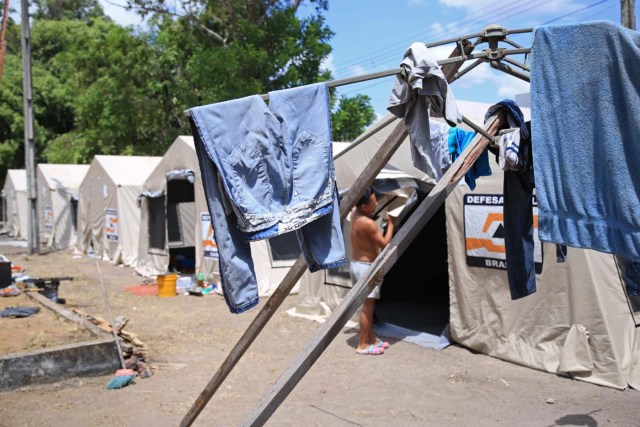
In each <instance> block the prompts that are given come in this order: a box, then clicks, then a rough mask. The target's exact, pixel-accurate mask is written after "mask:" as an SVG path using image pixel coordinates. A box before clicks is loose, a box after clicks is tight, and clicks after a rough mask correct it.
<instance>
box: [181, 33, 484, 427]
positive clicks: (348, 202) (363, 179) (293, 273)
mask: <svg viewBox="0 0 640 427" xmlns="http://www.w3.org/2000/svg"><path fill="white" fill-rule="evenodd" d="M465 42H466V43H465ZM462 46H463V49H464V51H465V54H466V53H467V50H468V49H471V50H469V52H471V51H472V50H473V47H474V46H473V45H471V43H469V42H468V41H467V40H463V41H462ZM457 55H460V45H457V46H456V48H455V49H454V51H453V52H452V53H451V55H450V57H455V56H457ZM463 63H464V61H460V62H457V63H451V64H446V65H443V66H442V67H441V68H442V71H443V73H444V74H445V76H447V79H448V80H450V79H451V78H452V76H454V75H455V74H456V73H457V72H458V70H459V69H460V67H461V66H462V64H463ZM398 71H399V70H398ZM376 131H377V130H376ZM407 135H408V132H407V130H406V128H405V126H404V121H400V122H399V123H398V124H397V125H396V127H395V128H394V130H393V132H392V133H391V134H390V135H389V137H388V138H387V140H386V141H385V142H384V143H383V145H382V146H381V147H380V148H379V149H378V151H377V152H376V154H375V155H374V156H373V158H372V159H371V162H370V164H369V166H368V167H367V168H366V169H365V170H364V171H363V172H362V173H361V174H360V176H358V178H357V179H356V181H355V182H354V183H353V185H352V186H351V188H350V189H349V191H348V192H347V194H346V195H345V196H344V197H343V198H342V201H341V203H340V219H344V218H345V217H346V216H347V214H348V213H349V212H350V211H351V209H352V208H353V206H354V205H355V203H356V201H357V200H358V199H359V198H360V196H361V195H362V193H363V192H364V190H365V189H366V188H367V187H369V186H370V185H371V184H372V183H373V181H374V180H375V178H376V176H377V175H378V173H379V172H380V171H381V170H382V168H383V167H384V166H385V165H386V164H387V163H388V162H389V160H390V159H391V157H392V156H393V154H394V153H395V152H396V151H397V149H398V147H400V145H401V144H402V142H403V141H404V140H405V138H406V137H407ZM358 142H360V141H358ZM394 262H395V261H394ZM306 268H307V266H306V262H305V260H304V258H303V257H302V256H300V257H299V258H298V260H297V261H296V262H295V264H294V265H293V266H292V267H291V269H290V270H289V271H288V272H287V275H286V276H285V277H284V279H282V282H281V283H280V285H279V286H278V288H277V289H276V290H275V292H274V293H273V294H272V295H271V297H270V298H269V300H268V301H267V302H266V304H265V305H264V307H263V308H262V309H261V310H260V311H259V312H258V314H257V315H256V317H255V318H254V319H253V321H252V322H251V324H250V325H249V327H248V328H247V330H246V331H245V333H244V334H243V335H242V337H241V338H240V340H239V341H238V342H237V343H236V345H235V346H234V347H233V349H232V350H231V352H230V353H229V355H228V356H227V358H226V359H225V360H224V362H222V365H221V366H220V368H218V371H216V373H215V374H214V375H213V377H212V378H211V379H210V380H209V382H208V383H207V385H206V386H205V388H204V390H202V392H201V393H200V395H199V396H198V398H197V399H196V401H195V402H194V403H193V405H192V406H191V408H190V409H189V411H188V412H187V413H186V414H185V416H184V417H183V419H182V421H181V422H180V426H183V427H184V426H190V425H191V424H193V422H194V421H195V419H196V418H197V417H198V415H199V414H200V412H202V410H203V409H204V407H205V406H206V405H207V403H208V402H209V400H211V398H212V397H213V395H214V394H215V392H216V391H217V390H218V388H219V387H220V385H221V384H222V382H223V381H224V380H225V378H226V377H227V376H228V375H229V373H230V372H231V370H232V369H233V368H234V367H235V365H236V364H237V363H238V361H239V360H240V358H241V357H242V355H243V354H244V353H245V352H246V351H247V349H248V348H249V346H250V345H251V343H253V341H254V340H255V339H256V337H257V336H258V334H259V333H260V332H261V331H262V329H263V328H264V326H265V325H266V324H267V322H268V321H269V319H271V317H272V316H273V314H274V313H275V312H276V310H277V309H278V308H279V307H280V305H282V302H283V301H284V300H285V298H286V297H287V295H289V293H290V292H291V289H292V288H293V286H294V285H295V284H296V283H297V282H298V280H300V278H301V277H302V275H303V274H304V272H305V271H306Z"/></svg>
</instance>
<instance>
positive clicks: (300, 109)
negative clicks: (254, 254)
mask: <svg viewBox="0 0 640 427" xmlns="http://www.w3.org/2000/svg"><path fill="white" fill-rule="evenodd" d="M269 99H270V104H269V106H267V105H266V104H265V103H264V101H263V100H262V99H261V98H260V97H259V96H251V97H246V98H241V99H237V100H232V101H226V102H221V103H217V104H211V105H207V106H203V107H196V108H192V109H191V110H190V111H191V127H192V131H193V135H194V142H195V146H196V152H197V154H198V160H199V162H200V170H201V173H202V179H203V185H204V190H205V195H206V199H207V203H208V206H209V212H210V214H211V221H212V225H213V228H214V235H215V240H216V244H217V245H218V254H219V266H220V276H221V282H222V283H221V284H222V289H223V293H224V295H225V298H226V300H227V304H228V305H229V308H230V310H231V312H233V313H241V312H243V311H246V310H248V309H249V308H251V307H253V306H254V305H256V304H257V303H258V292H257V284H256V278H255V270H254V267H253V261H252V259H251V251H250V249H249V241H252V240H260V239H266V238H269V237H274V236H277V235H279V234H283V233H287V232H290V231H294V230H295V231H296V234H297V238H298V242H299V244H300V246H301V249H302V253H303V254H304V256H305V260H306V261H307V265H308V266H309V270H310V271H317V270H319V269H323V268H337V267H341V266H343V265H345V263H346V258H345V251H344V241H343V237H342V229H341V227H340V217H339V208H338V194H337V187H336V184H335V174H334V168H333V157H332V149H331V124H330V117H331V116H330V110H329V103H328V102H329V101H328V89H327V86H326V84H318V85H309V86H303V87H299V88H294V89H288V90H283V91H276V92H271V93H269Z"/></svg>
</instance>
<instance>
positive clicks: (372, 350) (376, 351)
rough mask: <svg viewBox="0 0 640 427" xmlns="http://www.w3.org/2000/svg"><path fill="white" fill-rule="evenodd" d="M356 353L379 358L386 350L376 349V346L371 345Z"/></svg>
mask: <svg viewBox="0 0 640 427" xmlns="http://www.w3.org/2000/svg"><path fill="white" fill-rule="evenodd" d="M356 353H358V354H364V355H371V356H377V355H379V354H384V349H383V348H382V347H376V346H375V345H373V344H371V345H370V346H369V347H367V348H365V349H364V350H356Z"/></svg>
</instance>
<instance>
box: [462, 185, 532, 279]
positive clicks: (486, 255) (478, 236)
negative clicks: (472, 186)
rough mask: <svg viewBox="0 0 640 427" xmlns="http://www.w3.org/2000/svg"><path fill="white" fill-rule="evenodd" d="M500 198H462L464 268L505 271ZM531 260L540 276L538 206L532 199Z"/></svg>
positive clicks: (491, 195)
mask: <svg viewBox="0 0 640 427" xmlns="http://www.w3.org/2000/svg"><path fill="white" fill-rule="evenodd" d="M503 202H504V197H503V196H502V194H465V196H464V237H465V248H466V256H467V265H469V266H472V267H483V268H494V269H499V270H506V269H507V261H506V259H507V257H506V251H505V245H504V235H505V229H504V214H503V210H502V207H503ZM533 242H534V250H533V259H534V262H535V269H536V274H540V273H542V244H541V243H540V240H539V239H538V203H537V201H536V198H535V196H533Z"/></svg>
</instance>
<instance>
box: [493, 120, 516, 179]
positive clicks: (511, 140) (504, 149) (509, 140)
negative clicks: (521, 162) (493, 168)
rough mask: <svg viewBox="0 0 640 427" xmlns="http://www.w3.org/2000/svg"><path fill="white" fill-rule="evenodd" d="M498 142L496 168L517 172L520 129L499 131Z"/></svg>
mask: <svg viewBox="0 0 640 427" xmlns="http://www.w3.org/2000/svg"><path fill="white" fill-rule="evenodd" d="M503 132H504V133H503ZM500 134H501V135H500V139H499V140H498V166H499V167H500V169H501V170H503V171H517V170H520V169H519V167H518V154H519V151H520V128H510V129H505V130H502V131H500Z"/></svg>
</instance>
